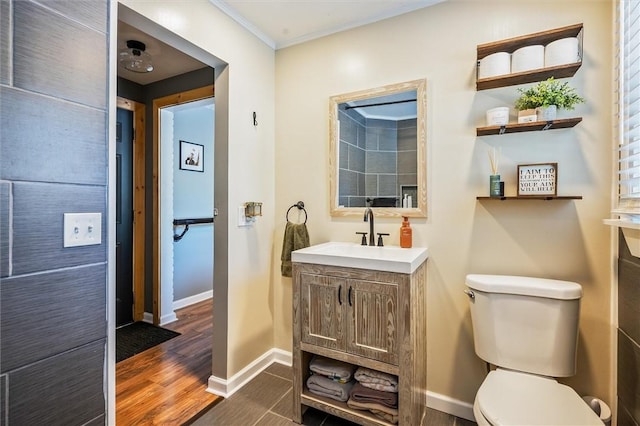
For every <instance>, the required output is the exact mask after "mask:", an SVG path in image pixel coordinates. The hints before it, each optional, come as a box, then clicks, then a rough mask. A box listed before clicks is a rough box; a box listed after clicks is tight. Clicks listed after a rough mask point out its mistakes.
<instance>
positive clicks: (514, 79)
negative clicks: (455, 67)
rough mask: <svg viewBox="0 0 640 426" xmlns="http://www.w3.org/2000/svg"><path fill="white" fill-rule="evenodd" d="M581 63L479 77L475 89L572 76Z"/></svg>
mask: <svg viewBox="0 0 640 426" xmlns="http://www.w3.org/2000/svg"><path fill="white" fill-rule="evenodd" d="M581 65H582V62H575V63H573V64H566V65H559V66H557V67H549V68H540V69H537V70H532V71H523V72H518V73H514V74H505V75H498V76H495V77H487V78H479V79H478V80H476V90H486V89H495V88H497V87H505V86H515V85H517V84H526V83H534V82H538V81H542V80H546V79H548V78H549V77H553V78H556V79H557V78H567V77H573V76H574V75H575V73H576V71H578V69H579V68H580V66H581Z"/></svg>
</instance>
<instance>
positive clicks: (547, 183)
mask: <svg viewBox="0 0 640 426" xmlns="http://www.w3.org/2000/svg"><path fill="white" fill-rule="evenodd" d="M557 182H558V163H543V164H519V165H518V197H526V196H536V195H558V191H557Z"/></svg>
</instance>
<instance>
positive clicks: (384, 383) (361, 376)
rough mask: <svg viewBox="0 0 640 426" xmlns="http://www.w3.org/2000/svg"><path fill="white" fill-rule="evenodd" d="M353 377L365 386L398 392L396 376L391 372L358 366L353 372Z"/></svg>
mask: <svg viewBox="0 0 640 426" xmlns="http://www.w3.org/2000/svg"><path fill="white" fill-rule="evenodd" d="M355 378H356V380H357V381H359V382H360V383H362V386H364V387H366V388H371V389H377V390H381V391H385V392H398V378H397V377H396V376H393V375H391V374H387V373H381V372H380V371H375V370H370V369H368V368H364V367H360V368H358V369H357V370H356V372H355Z"/></svg>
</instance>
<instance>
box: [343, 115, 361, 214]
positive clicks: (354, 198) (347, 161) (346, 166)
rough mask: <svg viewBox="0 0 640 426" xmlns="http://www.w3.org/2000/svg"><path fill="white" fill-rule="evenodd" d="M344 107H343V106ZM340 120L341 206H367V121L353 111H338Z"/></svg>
mask: <svg viewBox="0 0 640 426" xmlns="http://www.w3.org/2000/svg"><path fill="white" fill-rule="evenodd" d="M341 107H342V106H341ZM338 119H339V120H340V152H339V156H340V163H339V174H338V181H339V185H340V187H339V190H338V194H339V200H338V202H339V204H340V205H342V206H345V207H364V205H365V193H366V191H365V148H366V146H365V143H366V142H365V136H366V135H365V121H364V118H362V116H361V115H360V114H358V113H356V112H355V111H353V110H346V111H345V110H344V109H341V110H340V111H338Z"/></svg>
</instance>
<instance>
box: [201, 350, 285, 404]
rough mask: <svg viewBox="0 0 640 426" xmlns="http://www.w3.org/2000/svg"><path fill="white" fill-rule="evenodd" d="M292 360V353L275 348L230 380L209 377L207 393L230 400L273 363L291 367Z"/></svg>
mask: <svg viewBox="0 0 640 426" xmlns="http://www.w3.org/2000/svg"><path fill="white" fill-rule="evenodd" d="M292 360H293V356H292V354H291V352H287V351H283V350H281V349H277V348H273V349H271V350H269V351H267V352H265V353H264V354H262V355H261V356H260V357H258V358H257V359H256V360H255V361H253V362H252V363H251V364H249V365H247V366H246V367H245V368H243V369H242V370H240V371H239V372H238V373H236V374H234V375H233V377H231V378H229V379H228V380H225V379H222V378H220V377H216V376H211V377H209V386H208V387H207V392H211V393H212V394H214V395H219V396H221V397H223V398H229V397H230V396H231V395H233V394H234V393H235V392H236V391H237V390H239V389H240V388H242V387H243V386H244V385H245V384H247V383H248V382H249V381H250V380H251V379H253V378H254V377H255V376H257V375H258V374H260V373H261V372H262V371H263V370H264V369H265V368H267V367H268V366H269V365H271V364H272V363H274V362H277V363H280V364H284V365H287V366H291V363H292Z"/></svg>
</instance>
